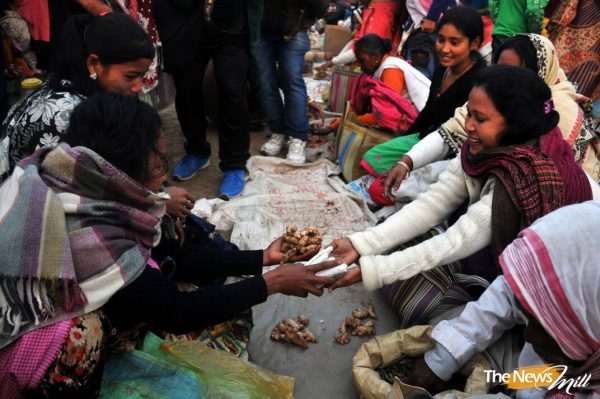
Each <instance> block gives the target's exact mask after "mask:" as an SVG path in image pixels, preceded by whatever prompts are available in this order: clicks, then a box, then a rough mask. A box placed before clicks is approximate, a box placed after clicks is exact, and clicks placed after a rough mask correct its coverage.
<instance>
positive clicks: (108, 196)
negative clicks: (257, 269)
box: [0, 143, 165, 348]
mask: <svg viewBox="0 0 600 399" xmlns="http://www.w3.org/2000/svg"><path fill="white" fill-rule="evenodd" d="M164 203H165V199H164V198H163V197H161V196H160V195H157V194H153V193H152V192H150V191H148V190H147V189H145V188H144V187H143V186H142V185H141V184H140V183H138V182H137V181H135V180H133V179H131V178H130V177H129V176H127V175H126V174H125V173H123V172H122V171H120V170H119V169H117V168H115V167H114V166H112V165H111V164H110V163H108V162H107V161H106V160H104V159H103V158H102V157H100V156H99V155H98V154H96V153H95V152H93V151H91V150H89V149H87V148H83V147H75V148H71V147H69V146H68V145H67V144H64V143H63V144H60V145H58V146H57V147H54V148H51V147H44V148H41V149H39V150H37V151H36V152H35V153H34V154H33V155H32V156H31V157H29V158H26V159H24V160H22V161H21V162H20V163H19V164H18V166H17V168H16V169H15V171H14V173H13V174H12V176H11V177H10V178H9V179H8V180H7V181H6V182H5V183H4V184H3V185H2V186H1V187H0V237H2V238H1V239H0V348H3V347H5V346H6V345H8V344H9V343H11V342H13V341H14V340H15V339H17V338H18V337H19V336H21V335H23V334H24V333H26V332H28V331H31V330H34V329H36V328H40V327H43V326H47V325H51V324H54V323H57V322H59V321H62V320H67V319H70V318H72V317H75V316H79V315H82V314H85V313H88V312H90V311H93V310H95V309H98V308H99V307H100V306H102V305H103V304H105V303H106V302H107V301H108V300H109V299H110V297H111V296H112V295H113V294H114V293H115V292H117V291H118V290H119V289H121V288H122V287H124V286H125V285H127V284H128V283H130V282H131V281H133V280H134V279H135V278H137V277H138V276H139V275H140V274H141V272H142V271H143V269H144V267H145V265H146V261H147V259H148V258H149V257H150V250H151V248H152V247H153V246H154V245H156V244H157V243H158V241H159V240H160V218H161V217H162V215H163V214H164V211H165V205H164Z"/></svg>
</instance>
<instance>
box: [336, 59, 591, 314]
mask: <svg viewBox="0 0 600 399" xmlns="http://www.w3.org/2000/svg"><path fill="white" fill-rule="evenodd" d="M468 110H469V114H468V117H467V121H466V124H465V127H466V129H467V132H468V139H467V141H465V143H464V144H463V147H462V151H461V154H460V156H459V157H457V158H455V159H454V160H452V161H451V162H450V165H449V166H448V169H447V170H446V171H445V172H444V173H442V174H441V175H440V178H439V181H438V182H437V183H435V184H433V185H432V186H430V188H429V190H428V191H427V192H426V193H424V194H422V195H420V196H419V197H418V198H417V199H416V200H415V201H413V202H411V203H410V204H408V205H406V206H404V207H403V208H402V209H401V210H400V211H398V212H397V213H395V214H394V215H392V216H391V217H390V218H388V219H387V220H386V221H385V222H384V223H382V224H380V225H378V226H375V227H372V228H368V229H367V230H366V231H364V232H360V233H355V234H353V235H351V236H349V237H348V238H344V239H340V240H336V241H334V243H333V245H334V246H335V248H336V249H335V250H334V252H333V253H334V255H335V256H336V257H337V258H338V259H340V260H341V261H343V262H345V263H347V264H351V263H352V262H355V261H357V260H359V261H360V268H356V269H354V270H352V271H350V272H349V273H348V274H347V275H346V276H344V277H343V278H341V279H340V280H338V281H337V282H336V284H334V286H333V287H332V288H331V289H335V288H338V287H343V286H346V285H350V284H354V283H356V282H358V281H363V283H364V285H365V288H367V289H369V290H373V289H376V288H380V287H383V286H384V285H387V286H386V290H385V291H384V292H387V294H388V296H389V297H390V298H391V301H392V302H393V304H394V307H395V308H396V309H397V311H398V313H399V315H400V317H401V321H402V323H403V324H404V325H405V326H408V325H411V324H415V323H417V322H421V321H424V320H427V319H428V318H429V317H434V316H435V315H438V314H440V313H441V312H443V311H445V310H447V309H448V308H449V307H452V306H457V305H459V304H461V303H460V301H459V300H463V302H462V303H464V302H466V301H468V300H470V299H469V296H473V294H472V293H473V292H474V291H473V290H472V288H473V286H474V283H476V280H477V278H478V280H479V281H480V282H479V285H480V286H481V287H485V286H487V284H488V283H487V282H486V280H487V281H491V280H493V278H494V277H495V276H496V275H497V273H498V271H499V267H498V265H497V264H495V262H494V258H495V257H496V258H497V255H498V254H499V253H500V252H501V251H502V250H503V249H504V247H505V246H506V245H507V244H508V243H510V242H511V241H512V240H513V239H514V238H515V237H516V236H517V233H518V232H519V231H520V230H521V229H523V228H525V227H527V226H529V225H530V224H531V223H532V222H533V221H535V220H536V219H538V218H539V217H541V216H543V215H545V214H547V213H549V212H551V211H553V210H555V209H557V208H559V207H561V206H563V205H569V204H575V203H579V202H583V201H586V200H589V199H592V193H593V190H594V191H596V193H595V194H596V196H597V198H600V195H599V194H600V188H599V187H598V185H597V184H596V183H595V182H593V181H592V180H591V179H589V178H588V177H587V175H586V174H585V173H584V172H583V170H582V169H581V168H580V167H579V166H578V165H577V164H576V163H575V159H574V157H573V151H572V150H571V148H570V146H569V145H568V144H567V143H566V142H565V140H564V139H563V138H562V136H561V133H560V130H559V129H558V128H557V123H558V118H559V117H558V113H557V112H556V111H555V110H554V109H553V103H552V101H551V97H550V89H549V88H548V86H547V85H546V84H545V83H544V82H543V81H542V79H541V78H539V77H538V76H537V75H536V74H535V73H533V72H532V71H529V70H527V69H524V68H518V67H513V66H506V65H497V66H493V67H490V68H488V69H487V70H483V71H481V72H480V73H479V76H478V77H477V78H476V79H475V83H474V86H473V89H472V90H471V93H470V94H469V102H468ZM592 187H593V189H592ZM463 205H466V206H467V209H466V212H463V213H462V214H461V216H460V217H459V218H458V220H456V222H455V223H454V224H452V225H451V226H450V227H449V228H448V229H447V230H446V231H445V232H444V233H442V234H438V235H436V236H434V237H433V238H428V239H425V240H422V242H420V243H418V244H415V245H411V246H408V247H407V246H406V245H405V246H404V248H403V249H402V250H400V251H397V252H393V253H391V254H389V255H383V254H385V253H387V252H389V251H390V250H393V249H394V248H398V246H399V245H402V244H406V243H407V242H408V241H409V240H412V239H414V238H416V237H419V236H420V235H422V234H425V233H427V232H428V231H429V229H431V228H432V227H434V226H436V225H437V224H439V223H443V222H444V221H445V220H447V219H448V218H449V217H450V216H451V215H453V214H454V216H457V215H460V212H456V211H457V210H459V209H460V208H461V207H462V206H463ZM455 212H456V213H455ZM489 246H491V250H492V253H493V255H495V257H494V256H491V255H492V254H488V256H486V257H483V258H478V259H476V260H477V261H473V260H474V258H472V256H474V255H475V254H477V253H479V254H481V252H480V251H481V250H484V249H486V248H488V247H489ZM359 258H360V259H359ZM458 260H460V262H459V263H457V261H458ZM449 264H450V265H451V266H452V267H449V266H448V265H449ZM466 277H467V278H466ZM482 277H484V278H485V279H484V278H482ZM475 294H477V293H475Z"/></svg>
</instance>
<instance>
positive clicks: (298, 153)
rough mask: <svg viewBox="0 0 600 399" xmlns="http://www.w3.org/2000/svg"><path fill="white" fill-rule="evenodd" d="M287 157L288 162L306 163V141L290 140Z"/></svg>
mask: <svg viewBox="0 0 600 399" xmlns="http://www.w3.org/2000/svg"><path fill="white" fill-rule="evenodd" d="M288 145H289V148H288V153H287V156H286V157H285V158H286V159H287V160H288V161H292V162H298V163H304V161H306V150H305V147H306V141H304V140H300V139H295V138H290V141H289V142H288Z"/></svg>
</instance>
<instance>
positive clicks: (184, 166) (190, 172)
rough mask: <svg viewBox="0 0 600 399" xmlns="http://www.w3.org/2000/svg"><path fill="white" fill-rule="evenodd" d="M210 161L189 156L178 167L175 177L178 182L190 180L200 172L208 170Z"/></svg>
mask: <svg viewBox="0 0 600 399" xmlns="http://www.w3.org/2000/svg"><path fill="white" fill-rule="evenodd" d="M209 166H210V159H208V157H201V156H199V155H191V154H188V155H186V156H185V157H183V159H182V160H181V161H179V163H178V164H177V165H175V170H174V171H173V177H174V178H175V179H177V180H181V181H183V180H188V179H191V178H192V177H194V175H196V173H198V171H199V170H202V169H204V168H208V167H209Z"/></svg>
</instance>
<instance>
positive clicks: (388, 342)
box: [352, 326, 491, 399]
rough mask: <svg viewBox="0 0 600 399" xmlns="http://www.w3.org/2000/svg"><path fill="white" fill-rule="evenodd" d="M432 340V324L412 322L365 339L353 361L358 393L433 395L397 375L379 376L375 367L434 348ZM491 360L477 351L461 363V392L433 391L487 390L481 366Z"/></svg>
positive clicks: (401, 397)
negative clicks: (391, 379)
mask: <svg viewBox="0 0 600 399" xmlns="http://www.w3.org/2000/svg"><path fill="white" fill-rule="evenodd" d="M434 345H435V343H434V341H433V339H432V338H431V326H414V327H411V328H407V329H404V330H398V331H394V332H392V333H389V334H386V335H381V336H377V337H375V338H374V339H372V340H370V341H367V342H365V343H364V344H363V345H361V347H360V348H359V349H358V352H356V355H355V356H354V359H353V361H352V374H353V376H354V383H355V384H356V388H357V389H358V390H359V392H360V393H361V395H362V396H363V397H364V398H366V399H410V398H416V397H419V398H426V397H432V396H431V395H430V394H429V393H428V392H427V391H426V390H424V389H422V388H419V387H413V386H411V385H407V384H403V383H402V382H401V381H399V380H398V379H397V378H396V379H395V383H394V385H393V386H392V385H390V384H389V383H387V382H386V381H384V380H383V379H381V377H380V375H379V373H378V372H377V369H378V368H382V367H386V366H389V365H392V364H394V363H396V362H398V361H399V360H400V359H402V358H404V357H406V356H410V357H418V356H421V355H423V354H424V353H425V352H426V351H428V350H430V349H433V347H434ZM490 367H491V366H490V364H489V362H488V361H487V360H485V358H484V357H483V356H481V355H480V354H477V355H475V356H473V358H472V359H471V360H470V361H469V362H468V363H467V364H465V365H464V366H463V368H462V369H461V370H460V372H461V374H462V375H464V376H467V377H468V378H467V382H466V384H465V388H464V392H458V391H452V392H450V391H444V392H440V393H438V394H437V395H435V397H436V398H438V397H446V396H447V395H448V394H449V393H450V394H452V395H451V396H453V397H461V396H466V394H475V393H486V392H487V390H488V384H487V382H486V377H485V373H484V370H486V369H490Z"/></svg>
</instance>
